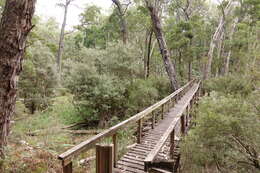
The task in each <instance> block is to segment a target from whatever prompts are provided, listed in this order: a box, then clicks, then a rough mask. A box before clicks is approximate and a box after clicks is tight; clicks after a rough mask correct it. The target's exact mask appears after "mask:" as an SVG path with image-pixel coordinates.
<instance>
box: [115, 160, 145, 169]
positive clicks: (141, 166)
mask: <svg viewBox="0 0 260 173" xmlns="http://www.w3.org/2000/svg"><path fill="white" fill-rule="evenodd" d="M117 164H118V165H124V166H127V167H130V168H135V169H139V170H141V171H143V170H144V165H140V164H136V163H131V162H128V161H122V160H119V161H118V162H117Z"/></svg>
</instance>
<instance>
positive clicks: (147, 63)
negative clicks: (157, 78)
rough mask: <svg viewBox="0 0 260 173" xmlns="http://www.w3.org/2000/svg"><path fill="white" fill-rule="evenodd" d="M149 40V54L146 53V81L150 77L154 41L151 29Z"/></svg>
mask: <svg viewBox="0 0 260 173" xmlns="http://www.w3.org/2000/svg"><path fill="white" fill-rule="evenodd" d="M148 37H149V40H148V41H147V44H148V45H147V52H146V55H145V56H146V58H145V65H144V66H145V79H147V78H148V77H149V76H150V58H151V52H152V39H153V30H152V29H151V30H150V31H149V36H148Z"/></svg>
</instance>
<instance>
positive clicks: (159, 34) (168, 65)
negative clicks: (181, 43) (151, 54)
mask: <svg viewBox="0 0 260 173" xmlns="http://www.w3.org/2000/svg"><path fill="white" fill-rule="evenodd" d="M146 6H147V8H148V10H149V12H150V16H151V19H152V23H153V28H154V33H155V35H156V38H157V42H158V45H159V48H160V52H161V55H162V58H163V62H164V66H165V69H166V72H167V74H168V77H169V79H170V82H171V86H172V89H173V90H177V89H178V88H179V84H178V81H177V75H176V71H175V68H174V66H173V63H172V61H171V58H170V52H169V50H168V48H167V44H166V41H165V37H164V34H163V31H162V24H161V21H160V18H159V16H158V12H157V10H156V9H155V8H154V7H153V5H152V4H151V2H149V1H148V0H146Z"/></svg>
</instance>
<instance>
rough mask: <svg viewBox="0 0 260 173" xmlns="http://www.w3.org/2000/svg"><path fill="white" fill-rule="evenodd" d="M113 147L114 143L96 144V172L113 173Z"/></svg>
mask: <svg viewBox="0 0 260 173" xmlns="http://www.w3.org/2000/svg"><path fill="white" fill-rule="evenodd" d="M113 148H114V146H113V145H96V173H113V167H114V158H113V157H114V154H113V153H114V151H113Z"/></svg>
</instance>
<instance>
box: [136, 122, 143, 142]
mask: <svg viewBox="0 0 260 173" xmlns="http://www.w3.org/2000/svg"><path fill="white" fill-rule="evenodd" d="M142 131H143V119H140V120H139V121H138V132H137V133H138V134H137V135H138V136H137V143H138V144H140V143H141V140H142Z"/></svg>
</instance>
